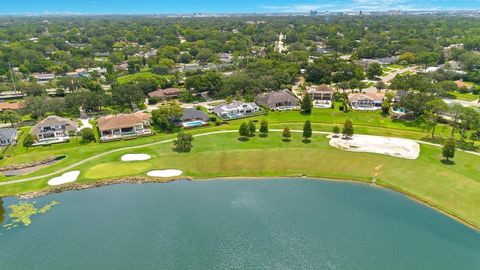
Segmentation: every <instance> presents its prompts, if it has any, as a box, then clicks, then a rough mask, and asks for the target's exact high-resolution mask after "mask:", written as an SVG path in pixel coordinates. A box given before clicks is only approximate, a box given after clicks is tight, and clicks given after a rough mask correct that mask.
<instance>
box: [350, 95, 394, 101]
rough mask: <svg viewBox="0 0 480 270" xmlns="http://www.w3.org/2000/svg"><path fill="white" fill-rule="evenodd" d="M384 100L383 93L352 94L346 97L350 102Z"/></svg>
mask: <svg viewBox="0 0 480 270" xmlns="http://www.w3.org/2000/svg"><path fill="white" fill-rule="evenodd" d="M384 98H385V94H383V93H353V94H350V95H348V100H350V102H354V101H359V100H365V99H369V100H380V101H382V100H383V99H384Z"/></svg>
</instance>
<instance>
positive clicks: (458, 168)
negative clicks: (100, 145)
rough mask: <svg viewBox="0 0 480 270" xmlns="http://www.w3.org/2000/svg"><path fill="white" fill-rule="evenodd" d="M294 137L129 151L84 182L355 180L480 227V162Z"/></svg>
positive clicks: (89, 171)
mask: <svg viewBox="0 0 480 270" xmlns="http://www.w3.org/2000/svg"><path fill="white" fill-rule="evenodd" d="M300 136H301V135H300V134H298V133H293V137H292V140H291V141H290V142H283V141H282V140H281V133H280V132H271V133H270V134H269V136H268V137H267V138H260V137H254V138H250V139H249V140H248V141H246V142H241V141H239V140H238V135H237V134H236V133H227V134H215V135H209V136H203V137H197V138H195V141H194V148H193V150H192V152H191V153H186V154H185V153H182V154H180V153H176V152H173V151H172V150H171V147H172V144H171V143H167V144H161V145H155V146H149V147H144V148H140V149H135V150H125V151H121V152H118V153H115V154H111V155H108V156H105V157H101V158H98V159H95V160H92V161H90V162H88V163H85V164H82V165H81V166H79V167H78V168H75V169H79V170H80V171H81V174H80V178H79V180H78V181H79V182H92V181H98V180H100V179H108V178H111V177H119V176H127V175H145V174H146V173H147V172H148V171H149V170H155V169H180V170H182V171H184V175H188V176H192V177H195V178H197V179H199V178H201V179H206V178H213V177H242V176H257V177H273V176H304V175H305V176H311V177H319V178H322V177H326V178H339V179H350V180H356V181H362V182H370V181H371V180H372V178H375V179H376V182H377V184H380V185H383V186H387V187H391V188H393V189H395V190H399V191H401V192H404V193H407V194H409V195H411V196H413V197H415V198H418V199H420V200H422V201H424V202H426V203H428V204H431V205H433V206H435V207H437V208H439V209H442V210H444V211H446V212H448V213H450V214H453V215H455V216H457V217H459V218H461V219H463V220H465V221H467V222H469V223H471V224H474V225H477V226H480V211H478V206H479V199H478V198H480V196H479V195H480V163H479V162H478V157H477V156H473V155H471V154H467V153H463V152H457V154H456V157H455V159H454V160H455V164H454V165H445V164H443V163H442V162H441V161H440V160H441V149H440V148H438V147H434V146H428V145H422V146H421V154H420V157H419V158H418V159H417V160H407V159H401V158H394V157H389V156H384V155H378V154H369V153H353V152H347V151H343V150H338V149H336V148H333V147H331V146H330V145H329V144H328V139H327V138H325V136H324V135H314V137H313V139H312V142H311V143H309V144H305V143H303V142H301V137H300ZM126 153H147V154H150V155H152V157H153V158H152V159H151V160H148V161H141V162H122V161H120V157H121V155H123V154H126ZM47 181H48V179H42V180H38V181H32V182H28V183H22V184H15V185H9V186H4V187H1V188H0V189H1V190H2V191H1V194H4V195H5V194H12V193H18V192H24V191H29V190H35V189H39V188H44V187H46V182H47Z"/></svg>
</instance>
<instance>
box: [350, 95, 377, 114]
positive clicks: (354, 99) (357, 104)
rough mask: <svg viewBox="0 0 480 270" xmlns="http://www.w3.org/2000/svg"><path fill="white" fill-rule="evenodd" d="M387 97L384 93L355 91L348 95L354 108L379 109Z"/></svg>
mask: <svg viewBox="0 0 480 270" xmlns="http://www.w3.org/2000/svg"><path fill="white" fill-rule="evenodd" d="M384 99H385V94H383V93H353V94H350V95H348V100H349V102H350V106H352V108H353V109H354V110H379V109H380V108H381V106H382V102H383V100H384Z"/></svg>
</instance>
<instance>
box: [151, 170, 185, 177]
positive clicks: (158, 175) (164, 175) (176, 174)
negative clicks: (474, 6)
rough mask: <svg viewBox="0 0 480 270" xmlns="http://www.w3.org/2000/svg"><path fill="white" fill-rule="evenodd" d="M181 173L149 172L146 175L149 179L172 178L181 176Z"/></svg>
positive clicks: (177, 171) (169, 171)
mask: <svg viewBox="0 0 480 270" xmlns="http://www.w3.org/2000/svg"><path fill="white" fill-rule="evenodd" d="M182 173H183V172H182V171H180V170H155V171H149V172H148V173H147V175H148V176H151V177H174V176H179V175H182Z"/></svg>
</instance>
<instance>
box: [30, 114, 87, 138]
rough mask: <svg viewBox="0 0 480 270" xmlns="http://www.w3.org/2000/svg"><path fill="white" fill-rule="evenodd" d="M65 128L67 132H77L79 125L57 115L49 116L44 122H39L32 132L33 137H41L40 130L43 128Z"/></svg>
mask: <svg viewBox="0 0 480 270" xmlns="http://www.w3.org/2000/svg"><path fill="white" fill-rule="evenodd" d="M62 125H63V126H65V130H66V131H70V130H73V131H77V129H78V128H77V123H76V122H74V121H72V120H70V119H66V118H63V117H60V116H56V115H50V116H47V117H46V118H45V119H43V120H42V121H40V122H38V123H37V124H36V125H35V126H34V127H33V128H32V130H31V131H30V133H31V134H32V135H39V134H40V128H42V127H52V126H62Z"/></svg>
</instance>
